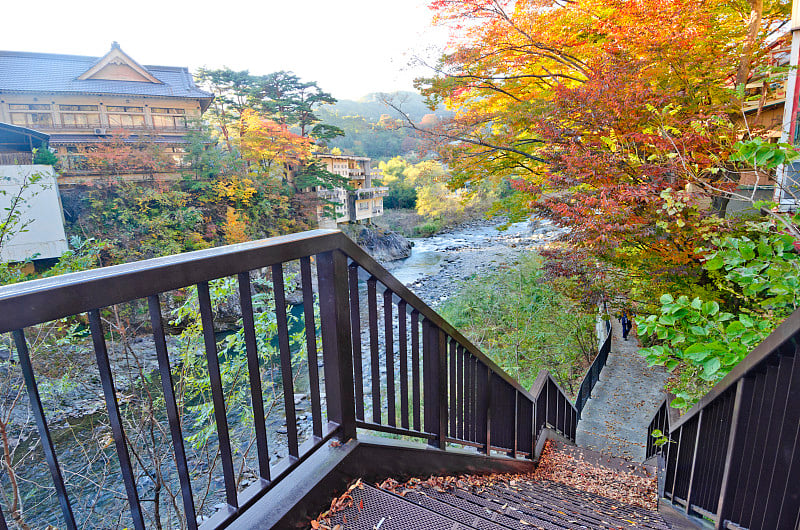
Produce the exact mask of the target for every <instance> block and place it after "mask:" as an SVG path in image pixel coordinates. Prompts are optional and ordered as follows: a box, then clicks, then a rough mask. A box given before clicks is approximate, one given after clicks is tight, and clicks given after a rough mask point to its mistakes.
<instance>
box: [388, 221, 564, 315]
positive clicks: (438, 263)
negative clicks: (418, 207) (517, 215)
mask: <svg viewBox="0 0 800 530" xmlns="http://www.w3.org/2000/svg"><path fill="white" fill-rule="evenodd" d="M502 224H503V221H502V220H496V219H492V220H486V219H480V220H474V221H471V222H469V223H466V224H463V225H461V226H458V227H456V228H454V229H452V230H449V231H447V232H444V233H441V234H437V235H435V236H433V237H430V238H424V239H423V238H420V239H414V240H412V242H413V243H414V247H413V250H412V253H411V256H410V257H409V258H407V259H405V260H399V261H396V262H392V263H389V264H387V268H388V269H389V270H390V271H391V272H392V273H393V274H394V275H395V276H397V277H398V278H399V279H400V280H401V281H402V282H403V283H405V284H406V285H407V286H408V288H409V289H410V290H411V291H413V292H414V294H416V295H417V296H419V297H420V298H421V299H422V300H423V301H425V302H426V303H428V304H429V305H431V306H432V307H436V306H438V305H439V304H441V303H442V302H443V301H444V300H446V299H447V298H449V297H450V296H452V295H453V294H455V293H456V292H458V290H459V289H460V288H461V287H462V284H463V282H464V281H466V280H468V279H470V278H471V277H473V276H476V275H483V274H487V273H491V272H492V271H495V270H497V269H498V268H502V267H504V266H509V265H512V264H513V263H514V262H516V261H517V260H518V259H519V258H520V257H521V256H522V255H524V254H526V253H528V252H532V251H536V250H541V249H543V248H547V247H548V246H550V245H552V244H553V243H554V242H555V241H556V240H557V239H558V238H559V237H561V236H563V235H564V234H565V231H564V229H562V228H559V227H557V226H555V225H553V224H552V223H551V222H550V221H549V220H532V221H529V222H528V221H526V222H521V223H514V224H512V225H510V226H509V227H508V228H507V229H506V230H502V231H501V230H498V227H500V226H501V225H502Z"/></svg>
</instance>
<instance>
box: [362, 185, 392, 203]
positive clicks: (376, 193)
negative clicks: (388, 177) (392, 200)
mask: <svg viewBox="0 0 800 530" xmlns="http://www.w3.org/2000/svg"><path fill="white" fill-rule="evenodd" d="M388 192H389V188H387V187H385V186H376V187H372V188H361V189H359V190H356V200H357V201H363V200H367V199H377V198H378V197H383V196H385V195H386V194H387V193H388Z"/></svg>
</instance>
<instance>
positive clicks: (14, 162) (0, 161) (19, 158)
mask: <svg viewBox="0 0 800 530" xmlns="http://www.w3.org/2000/svg"><path fill="white" fill-rule="evenodd" d="M30 164H33V153H31V152H25V151H11V152H9V153H0V166H27V165H30Z"/></svg>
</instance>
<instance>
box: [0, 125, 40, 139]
mask: <svg viewBox="0 0 800 530" xmlns="http://www.w3.org/2000/svg"><path fill="white" fill-rule="evenodd" d="M0 129H2V130H5V131H9V132H12V133H16V134H21V135H24V136H30V137H32V138H38V139H39V140H41V141H43V142H47V141H48V140H49V139H50V135H49V134H47V133H43V132H41V131H35V130H33V129H28V128H27V127H20V126H19V125H12V124H10V123H5V122H0Z"/></svg>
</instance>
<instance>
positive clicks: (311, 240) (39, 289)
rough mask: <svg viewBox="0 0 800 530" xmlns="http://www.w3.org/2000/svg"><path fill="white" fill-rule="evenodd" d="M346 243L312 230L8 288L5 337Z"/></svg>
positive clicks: (1, 329)
mask: <svg viewBox="0 0 800 530" xmlns="http://www.w3.org/2000/svg"><path fill="white" fill-rule="evenodd" d="M342 238H344V239H347V238H346V237H345V236H344V235H343V234H342V233H341V232H340V231H338V230H312V231H309V232H300V233H297V234H290V235H286V236H279V237H272V238H267V239H261V240H258V241H251V242H247V243H239V244H235V245H228V246H224V247H216V248H211V249H205V250H196V251H193V252H186V253H183V254H175V255H172V256H164V257H160V258H153V259H148V260H143V261H137V262H133V263H123V264H121V265H112V266H110V267H101V268H97V269H91V270H87V271H81V272H73V273H69V274H63V275H60V276H53V277H51V278H42V279H39V280H31V281H27V282H22V283H17V284H12V285H6V286H3V287H0V315H2V318H0V333H6V332H9V331H13V330H16V329H22V328H24V327H27V326H31V325H35V324H39V323H42V322H47V321H50V320H55V319H59V318H63V317H66V316H71V315H76V314H80V313H83V312H86V311H89V310H91V309H98V308H102V307H108V306H111V305H114V304H118V303H123V302H127V301H130V300H136V299H140V298H146V297H147V296H149V295H153V294H157V293H163V292H167V291H171V290H173V289H181V288H184V287H186V286H188V285H194V284H197V283H200V282H204V281H209V280H212V279H216V278H221V277H225V276H232V275H236V274H237V273H239V272H245V271H249V270H253V269H259V268H262V267H267V266H269V265H273V264H275V263H281V262H284V261H291V260H293V259H297V258H299V257H301V256H305V255H309V254H317V253H320V252H326V251H330V250H333V249H334V248H336V247H337V246H338V245H339V244H340V243H341V242H342ZM348 241H349V239H348ZM232 257H235V258H236V261H235V267H231V263H232V260H231V258H232ZM187 265H194V266H193V267H187Z"/></svg>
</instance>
